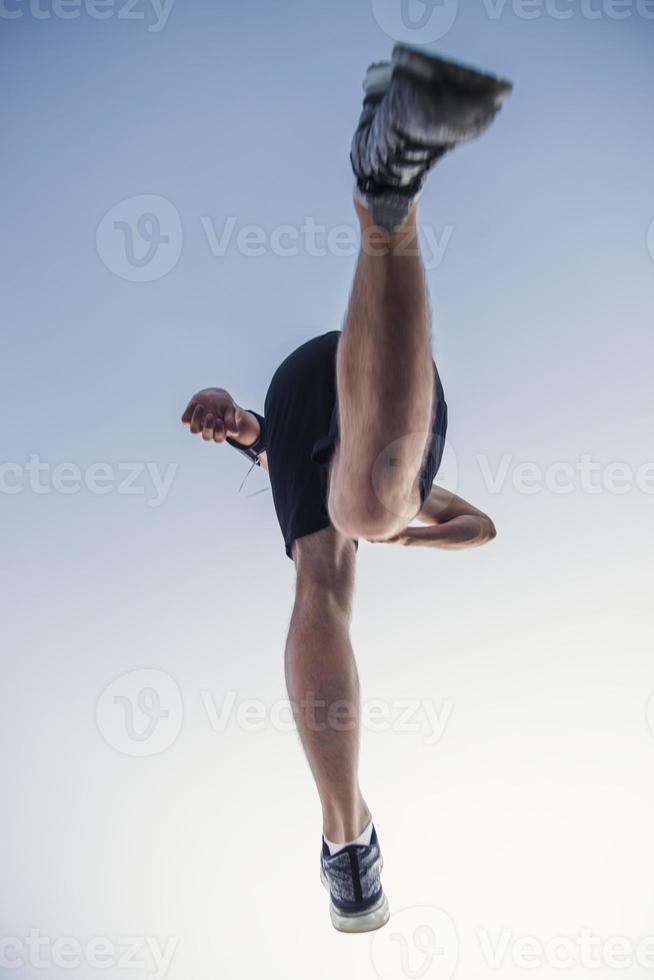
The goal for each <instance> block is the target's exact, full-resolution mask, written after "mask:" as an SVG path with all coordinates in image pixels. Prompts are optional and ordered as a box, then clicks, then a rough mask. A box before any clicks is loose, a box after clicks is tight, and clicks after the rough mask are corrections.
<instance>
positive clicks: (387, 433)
mask: <svg viewBox="0 0 654 980" xmlns="http://www.w3.org/2000/svg"><path fill="white" fill-rule="evenodd" d="M356 209H357V213H358V216H359V220H360V222H361V228H362V247H361V251H360V254H359V259H358V264H357V269H356V274H355V278H354V285H353V287H352V295H351V299H350V307H349V311H348V314H347V317H346V321H345V326H344V329H343V334H342V336H341V339H340V342H339V347H338V352H337V387H338V401H339V414H340V435H341V439H340V447H339V448H338V449H337V451H336V453H335V455H334V459H333V463H332V469H331V475H330V494H329V510H330V516H331V519H332V522H333V523H334V525H335V526H336V527H337V528H338V529H339V530H340V531H341V532H342V533H343V534H344V535H345V536H347V537H351V538H357V537H365V538H372V539H375V538H378V539H379V538H384V537H390V536H391V535H393V534H395V533H397V532H398V531H399V530H401V529H402V528H403V527H404V526H405V525H406V524H407V523H408V521H410V520H411V519H412V518H413V517H414V516H415V515H416V513H417V512H418V509H419V506H420V499H419V490H418V485H417V481H418V476H419V473H420V470H421V466H422V462H423V458H424V451H425V449H426V447H427V442H428V439H429V433H430V428H431V420H432V410H433V404H432V402H433V384H434V375H433V366H432V354H431V345H430V338H429V314H428V302H427V293H426V287H425V280H424V274H423V267H422V261H421V258H420V255H419V246H418V239H417V229H416V224H415V207H414V208H413V210H412V211H411V213H410V214H409V218H408V221H407V223H406V224H405V225H403V226H402V227H401V228H399V229H397V230H396V231H392V232H387V231H383V230H382V229H380V228H378V227H376V226H375V225H374V223H373V220H372V217H371V215H370V213H369V212H368V211H367V210H366V208H364V207H363V206H361V205H359V204H357V205H356Z"/></svg>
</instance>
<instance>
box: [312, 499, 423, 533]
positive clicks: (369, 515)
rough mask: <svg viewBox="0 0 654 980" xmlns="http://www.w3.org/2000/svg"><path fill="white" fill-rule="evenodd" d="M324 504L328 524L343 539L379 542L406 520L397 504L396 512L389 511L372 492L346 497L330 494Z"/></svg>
mask: <svg viewBox="0 0 654 980" xmlns="http://www.w3.org/2000/svg"><path fill="white" fill-rule="evenodd" d="M328 507H329V517H330V520H331V522H332V524H333V525H334V527H335V528H337V530H338V531H340V533H341V534H342V535H344V536H345V537H347V538H357V539H358V538H363V539H364V540H366V541H383V540H384V539H385V538H392V537H393V535H395V534H398V533H399V532H400V531H401V530H403V529H404V527H405V526H406V523H407V521H406V520H405V517H404V516H403V513H402V512H403V511H404V508H403V507H399V510H400V511H401V513H400V514H398V513H396V512H395V510H389V508H388V507H387V506H385V505H384V504H383V503H382V502H381V500H379V499H378V498H377V497H376V496H375V494H373V493H372V492H370V493H356V492H355V493H352V494H351V495H348V496H347V497H345V496H344V495H342V494H339V493H338V492H334V493H330V495H329V501H328Z"/></svg>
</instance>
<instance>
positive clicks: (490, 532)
mask: <svg viewBox="0 0 654 980" xmlns="http://www.w3.org/2000/svg"><path fill="white" fill-rule="evenodd" d="M495 534H496V532H495V527H494V525H493V522H492V521H491V519H490V518H489V517H486V516H481V515H480V516H477V515H476V514H461V515H459V516H458V517H453V518H452V520H450V521H446V522H445V523H443V524H429V525H427V526H425V527H407V528H405V529H404V531H403V532H402V534H400V535H398V537H397V538H395V539H394V540H395V541H396V542H397V543H398V544H403V545H408V546H410V547H414V546H418V547H423V548H446V549H451V550H454V549H456V548H458V549H461V548H478V547H479V546H480V545H482V544H486V543H487V542H488V541H492V539H493V538H494V537H495Z"/></svg>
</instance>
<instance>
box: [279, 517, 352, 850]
mask: <svg viewBox="0 0 654 980" xmlns="http://www.w3.org/2000/svg"><path fill="white" fill-rule="evenodd" d="M293 558H294V561H295V565H296V570H297V586H296V597H295V607H294V609H293V615H292V618H291V625H290V630H289V634H288V640H287V644H286V684H287V687H288V693H289V697H290V700H291V704H292V705H293V712H294V716H295V721H296V724H297V728H298V732H299V735H300V739H301V740H302V745H303V747H304V751H305V753H306V756H307V759H308V762H309V765H310V767H311V771H312V772H313V776H314V779H315V781H316V786H317V788H318V793H319V795H320V800H321V803H322V810H323V833H324V835H325V837H328V838H329V839H330V840H332V841H337V842H343V841H350V840H354V839H355V838H356V837H358V836H359V834H360V833H361V832H362V831H363V830H364V828H365V827H366V825H367V824H368V823H369V821H370V811H369V810H368V808H367V806H366V803H365V801H364V799H363V797H362V795H361V791H360V789H359V781H358V761H359V679H358V674H357V669H356V664H355V662H354V655H353V653H352V646H351V644H350V636H349V625H350V615H351V603H352V594H353V590H354V564H355V551H354V544H353V543H352V541H349V540H347V539H346V538H344V537H343V536H342V535H341V534H339V533H338V532H337V531H336V530H335V529H334V528H325V530H323V531H318V532H317V533H316V534H311V535H307V536H306V537H303V538H298V539H297V540H296V541H295V542H294V544H293Z"/></svg>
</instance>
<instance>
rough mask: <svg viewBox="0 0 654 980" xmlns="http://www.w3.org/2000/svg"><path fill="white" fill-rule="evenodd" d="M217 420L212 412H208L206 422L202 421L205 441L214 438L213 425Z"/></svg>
mask: <svg viewBox="0 0 654 980" xmlns="http://www.w3.org/2000/svg"><path fill="white" fill-rule="evenodd" d="M215 421H216V420H215V418H214V416H213V415H212V414H211V412H207V414H206V415H205V417H204V422H203V423H202V438H203V439H204V441H205V442H211V440H212V439H213V427H214V424H215Z"/></svg>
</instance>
